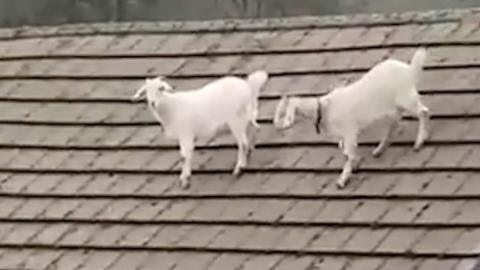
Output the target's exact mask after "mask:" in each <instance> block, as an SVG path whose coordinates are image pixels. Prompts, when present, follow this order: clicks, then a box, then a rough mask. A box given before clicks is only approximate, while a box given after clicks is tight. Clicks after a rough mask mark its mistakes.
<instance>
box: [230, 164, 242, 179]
mask: <svg viewBox="0 0 480 270" xmlns="http://www.w3.org/2000/svg"><path fill="white" fill-rule="evenodd" d="M241 174H242V167H240V166H237V167H235V169H234V170H233V173H232V175H233V176H235V177H237V178H238V177H240V175H241Z"/></svg>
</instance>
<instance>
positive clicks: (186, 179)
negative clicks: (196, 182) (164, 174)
mask: <svg viewBox="0 0 480 270" xmlns="http://www.w3.org/2000/svg"><path fill="white" fill-rule="evenodd" d="M180 187H181V188H182V189H188V188H189V187H190V176H189V175H182V176H180Z"/></svg>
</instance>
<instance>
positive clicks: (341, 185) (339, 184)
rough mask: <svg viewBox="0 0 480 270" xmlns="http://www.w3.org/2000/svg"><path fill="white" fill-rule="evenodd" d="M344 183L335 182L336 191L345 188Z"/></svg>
mask: <svg viewBox="0 0 480 270" xmlns="http://www.w3.org/2000/svg"><path fill="white" fill-rule="evenodd" d="M345 184H346V183H345V181H337V182H336V186H337V188H338V189H344V188H345Z"/></svg>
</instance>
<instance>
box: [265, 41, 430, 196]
mask: <svg viewBox="0 0 480 270" xmlns="http://www.w3.org/2000/svg"><path fill="white" fill-rule="evenodd" d="M425 58H426V50H425V49H423V48H420V49H418V50H417V51H416V52H415V54H414V56H413V58H412V60H411V62H410V64H406V63H404V62H401V61H398V60H394V59H388V60H385V61H383V62H381V63H379V64H377V65H375V66H374V67H373V68H371V69H370V70H369V71H368V72H367V73H366V74H365V75H364V76H362V78H360V79H359V80H357V81H356V82H354V83H352V84H350V85H348V86H342V87H337V88H336V89H334V90H333V91H331V92H330V93H328V94H327V95H325V96H322V97H320V98H298V97H293V98H287V97H285V96H284V97H283V98H282V100H281V101H280V102H279V104H278V105H277V109H276V112H275V117H274V124H275V126H276V127H277V128H288V127H290V126H292V125H293V123H294V120H295V114H296V112H300V113H302V112H303V114H308V115H310V116H314V115H316V111H317V110H320V112H321V115H322V120H321V122H320V123H319V126H318V127H319V130H321V131H323V132H324V133H326V135H327V137H329V138H331V139H333V140H335V141H337V142H338V145H339V147H340V148H341V149H342V150H343V154H344V155H345V156H346V158H347V161H346V163H345V165H344V166H343V170H342V174H341V175H340V177H339V179H338V180H337V185H338V187H340V188H343V187H344V186H345V185H346V183H347V182H348V179H349V178H350V176H351V174H352V169H353V168H354V167H355V166H356V163H357V156H356V149H357V141H358V135H359V133H360V132H361V131H363V130H364V129H365V128H367V127H368V126H370V125H371V124H373V123H374V122H376V121H377V120H382V119H387V120H389V125H388V128H387V129H386V130H385V134H384V135H383V136H382V139H381V141H380V143H379V145H378V146H377V147H376V148H375V150H374V151H373V155H374V156H376V157H378V156H380V155H381V154H382V153H383V152H384V151H385V149H386V147H387V146H388V144H389V137H390V135H391V133H392V131H393V130H394V129H395V127H396V126H397V124H398V122H399V120H400V119H401V113H402V112H407V113H410V114H413V115H415V116H417V117H418V119H419V128H418V133H417V138H416V141H415V145H414V148H415V149H416V150H418V149H420V148H421V147H422V145H423V143H424V141H425V140H426V138H427V137H428V128H427V126H428V120H429V110H428V108H427V107H426V106H425V105H424V104H423V103H422V102H421V99H420V95H419V93H418V91H417V84H418V81H419V79H420V75H421V73H422V69H423V64H424V62H425ZM283 113H284V114H285V117H284V120H283V122H281V120H280V119H281V115H282V114H283Z"/></svg>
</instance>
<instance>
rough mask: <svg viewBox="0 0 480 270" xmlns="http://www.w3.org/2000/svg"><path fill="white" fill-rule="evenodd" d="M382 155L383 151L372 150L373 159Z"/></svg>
mask: <svg viewBox="0 0 480 270" xmlns="http://www.w3.org/2000/svg"><path fill="white" fill-rule="evenodd" d="M382 155H383V149H375V150H373V152H372V156H373V157H374V158H379V157H380V156H382Z"/></svg>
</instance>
